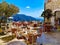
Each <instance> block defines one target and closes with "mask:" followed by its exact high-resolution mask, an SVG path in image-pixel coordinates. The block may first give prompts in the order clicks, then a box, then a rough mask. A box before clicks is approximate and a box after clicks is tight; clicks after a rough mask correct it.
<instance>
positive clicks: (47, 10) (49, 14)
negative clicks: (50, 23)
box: [41, 9, 52, 19]
mask: <svg viewBox="0 0 60 45" xmlns="http://www.w3.org/2000/svg"><path fill="white" fill-rule="evenodd" d="M41 16H42V17H45V18H47V19H49V18H50V17H51V16H52V10H51V9H46V10H45V11H43V13H42V14H41Z"/></svg>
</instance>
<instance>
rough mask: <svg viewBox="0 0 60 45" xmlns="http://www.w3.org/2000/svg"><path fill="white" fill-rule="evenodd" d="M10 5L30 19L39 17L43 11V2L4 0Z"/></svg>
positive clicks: (36, 0)
mask: <svg viewBox="0 0 60 45" xmlns="http://www.w3.org/2000/svg"><path fill="white" fill-rule="evenodd" d="M5 1H6V2H8V3H10V4H14V5H16V6H17V7H18V8H19V9H20V12H19V14H26V15H28V16H32V17H39V16H40V15H41V13H42V12H43V10H44V0H5ZM0 2H2V0H0Z"/></svg>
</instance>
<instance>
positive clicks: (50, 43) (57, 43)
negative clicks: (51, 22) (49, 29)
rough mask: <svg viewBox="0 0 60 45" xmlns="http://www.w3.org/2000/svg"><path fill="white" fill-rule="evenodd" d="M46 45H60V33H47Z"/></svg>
mask: <svg viewBox="0 0 60 45" xmlns="http://www.w3.org/2000/svg"><path fill="white" fill-rule="evenodd" d="M44 43H45V44H44V45H60V32H55V33H47V34H46V41H45V42H44Z"/></svg>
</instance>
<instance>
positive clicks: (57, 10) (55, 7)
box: [45, 0, 60, 24]
mask: <svg viewBox="0 0 60 45" xmlns="http://www.w3.org/2000/svg"><path fill="white" fill-rule="evenodd" d="M46 9H51V10H52V13H53V15H55V17H54V16H53V17H52V18H55V19H54V20H52V21H56V22H57V23H58V24H60V0H45V10H46Z"/></svg>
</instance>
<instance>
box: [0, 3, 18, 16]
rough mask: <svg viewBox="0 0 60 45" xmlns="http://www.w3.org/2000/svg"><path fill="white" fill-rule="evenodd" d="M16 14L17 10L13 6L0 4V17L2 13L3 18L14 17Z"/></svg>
mask: <svg viewBox="0 0 60 45" xmlns="http://www.w3.org/2000/svg"><path fill="white" fill-rule="evenodd" d="M18 12H19V8H18V7H16V6H15V5H13V4H8V3H6V2H2V3H0V16H2V15H3V13H5V16H6V17H9V16H11V15H14V14H16V13H18Z"/></svg>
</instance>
